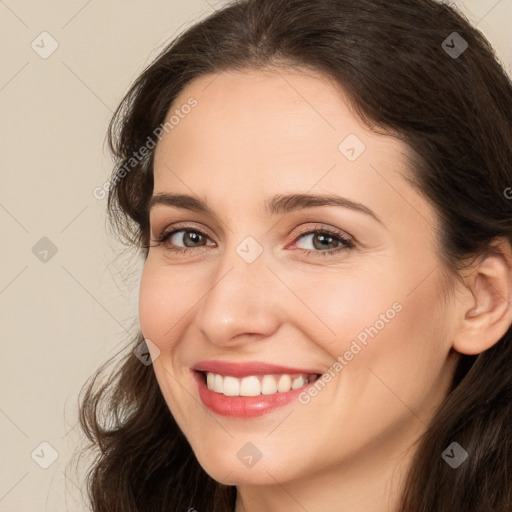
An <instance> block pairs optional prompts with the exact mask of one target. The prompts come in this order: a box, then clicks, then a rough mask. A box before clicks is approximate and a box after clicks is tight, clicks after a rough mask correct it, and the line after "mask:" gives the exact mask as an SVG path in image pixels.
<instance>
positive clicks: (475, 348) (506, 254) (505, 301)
mask: <svg viewBox="0 0 512 512" xmlns="http://www.w3.org/2000/svg"><path fill="white" fill-rule="evenodd" d="M464 281H465V284H466V286H465V289H464V290H463V292H462V295H461V301H460V309H459V322H458V328H457V330H456V332H455V335H454V338H453V348H454V349H455V350H456V351H457V352H460V353H461V354H468V355H474V354H479V353H480V352H483V351H484V350H487V349H488V348H490V347H492V346H493V345H494V344H495V343H497V342H498V341H499V340H500V339H501V338H502V337H503V335H504V334H505V333H506V332H507V330H508V329H509V328H510V326H511V324H512V305H511V301H512V250H511V247H510V244H509V242H508V241H507V240H506V239H504V238H496V239H494V240H493V242H492V243H491V245H490V247H489V249H488V251H486V253H485V254H484V255H483V256H482V257H481V258H479V260H478V263H476V264H474V265H472V267H471V270H470V271H469V274H468V275H466V276H465V277H464Z"/></svg>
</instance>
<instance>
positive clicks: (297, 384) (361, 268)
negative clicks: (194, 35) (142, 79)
mask: <svg viewBox="0 0 512 512" xmlns="http://www.w3.org/2000/svg"><path fill="white" fill-rule="evenodd" d="M196 102H197V103H196ZM184 105H194V106H193V107H192V108H188V107H183V106H184ZM176 110H178V112H176ZM171 115H174V116H175V117H174V118H173V120H172V121H171V124H170V125H168V127H169V126H171V125H172V129H168V133H165V132H164V135H163V137H162V139H161V140H160V142H159V143H158V145H157V148H156V153H155V159H154V196H158V197H159V199H158V200H155V201H153V202H154V205H153V206H152V208H151V210H150V224H151V234H152V239H153V240H156V239H157V238H159V237H160V236H161V235H162V233H164V234H165V233H169V232H171V231H174V234H172V235H171V236H169V237H167V240H166V242H162V243H156V242H154V241H152V242H151V245H152V247H151V249H150V250H149V254H148V257H147V260H146V262H145V266H144V270H143V273H142V281H141V286H140V311H139V312H140V324H141V328H142V332H143V334H144V337H145V338H146V339H148V340H150V341H151V343H150V344H149V345H150V349H151V347H153V349H152V354H153V356H154V358H155V359H154V371H155V374H156V377H157V379H158V382H159V385H160V388H161V390H162V393H163V396H164V398H165V400H166V402H167V404H168V406H169V408H170V410H171V411H172V414H173V415H174V417H175V419H176V421H177V423H178V424H179V426H180V428H181V429H182V431H183V432H184V434H185V436H186V437H187V439H188V441H189V442H190V444H191V446H192V449H193V450H194V452H195V454H196V456H197V458H198V460H199V462H200V464H201V465H202V466H203V467H204V469H205V470H206V471H207V472H208V473H209V474H210V475H211V476H212V477H213V478H215V479H216V480H218V481H222V482H224V483H227V484H243V483H245V484H251V483H257V484H272V485H273V484H275V483H276V481H277V482H280V483H284V482H286V481H290V480H297V479H300V478H305V477H308V478H311V477H312V476H314V475H320V474H323V473H325V472H327V471H348V470H350V471H351V474H352V475H354V474H356V473H354V472H357V471H365V472H366V474H369V471H375V472H377V471H379V472H382V468H383V467H384V466H385V465H386V464H389V463H390V461H391V460H392V459H393V458H394V457H395V456H397V455H398V454H399V453H400V452H402V451H403V450H404V449H405V448H407V447H408V446H409V445H411V444H412V442H413V441H414V440H415V439H416V438H417V437H418V436H419V435H420V434H421V433H422V432H423V431H424V430H425V425H426V424H427V423H428V421H429V419H430V417H431V415H432V413H433V411H434V409H435V408H436V407H437V406H438V405H439V403H440V401H441V400H442V399H443V397H444V396H445V395H446V393H447V391H448V388H449V385H450V383H451V379H452V375H453V371H454V368H455V363H456V361H457V359H456V356H457V354H456V353H453V352H452V351H451V350H450V349H451V341H450V339H451V338H450V336H451V333H452V332H453V329H454V327H455V326H454V325H452V323H453V320H451V319H452V318H453V316H454V315H453V314H451V312H453V311H454V309H453V308H455V304H454V303H453V302H452V301H451V300H450V299H448V295H446V296H445V295H444V294H443V290H445V288H444V287H443V286H444V284H443V281H442V277H443V273H442V271H441V269H442V267H441V262H440V260H439V258H438V256H437V254H436V252H435V233H434V229H435V226H436V218H435V214H434V210H433V209H432V207H431V206H430V204H429V203H428V202H427V201H426V200H425V198H424V197H423V196H422V195H420V193H419V192H418V191H416V190H415V189H413V188H412V187H411V185H410V184H409V183H408V182H407V181H406V180H405V178H404V176H405V175H406V174H407V173H410V169H408V167H407V161H406V155H405V154H406V150H407V148H406V146H405V145H404V144H403V143H402V142H401V141H398V140H397V139H395V138H392V137H390V136H384V135H377V134H375V133H372V132H370V131H369V130H368V129H366V128H365V127H363V125H362V124H361V122H360V121H359V120H358V119H357V118H356V117H355V116H354V115H353V113H352V112H351V110H350V109H349V106H348V104H347V103H346V101H345V100H344V99H343V95H342V92H341V91H340V90H338V89H336V88H335V87H334V86H333V85H332V84H331V83H330V82H329V81H327V80H326V79H325V78H322V77H320V76H316V75H312V74H311V73H309V74H308V73H306V72H305V73H303V74H299V73H298V72H292V71H289V70H288V71H286V70H285V69H281V70H279V71H275V72H265V73H264V72H262V71H246V72H240V71H239V72H224V73H221V74H217V75H207V76H203V77H200V78H199V79H197V80H195V81H194V82H192V83H190V84H189V85H188V86H187V87H186V88H185V89H184V90H183V91H182V94H181V95H180V96H179V98H178V99H177V100H176V101H175V103H174V104H173V107H172V109H171V111H170V112H169V114H168V119H170V116H171ZM164 194H169V195H171V194H173V195H175V194H179V195H183V196H190V197H191V199H186V200H185V199H184V198H183V197H182V198H174V199H172V198H171V197H167V199H165V196H163V195H164ZM172 248H174V249H177V250H178V251H181V252H175V251H172V250H171V249H172ZM152 344H153V345H152ZM155 346H156V347H158V350H156V348H155ZM271 365H274V366H271ZM208 372H209V373H211V374H212V376H210V377H208V378H207V377H206V376H205V374H206V373H208ZM319 375H321V377H320V378H319V379H318V380H316V381H313V379H315V378H317V377H318V376H319ZM226 377H227V378H226ZM206 380H208V381H209V385H210V387H212V388H213V389H211V390H210V389H208V386H207V384H206V383H205V381H206ZM310 380H311V382H310ZM306 381H307V382H306ZM290 387H292V389H290ZM276 388H277V390H276ZM240 393H242V395H243V396H238V395H240Z"/></svg>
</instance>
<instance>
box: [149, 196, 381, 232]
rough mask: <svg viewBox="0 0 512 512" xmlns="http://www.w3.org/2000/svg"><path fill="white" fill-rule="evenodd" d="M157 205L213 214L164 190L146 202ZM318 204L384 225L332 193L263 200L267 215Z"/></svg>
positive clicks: (362, 208) (193, 200)
mask: <svg viewBox="0 0 512 512" xmlns="http://www.w3.org/2000/svg"><path fill="white" fill-rule="evenodd" d="M157 205H165V206H173V207H175V208H182V209H185V210H191V211H194V212H198V213H205V214H210V215H213V216H215V213H214V212H213V210H212V209H211V208H210V207H209V206H208V205H207V204H206V203H205V202H204V201H202V200H200V199H198V198H196V197H194V196H190V195H187V194H169V193H165V192H161V193H159V194H155V195H153V196H152V197H151V198H150V200H149V202H148V206H147V209H148V211H151V209H152V208H153V207H155V206H157ZM319 206H340V207H343V208H350V209H351V210H356V211H358V212H361V213H364V214H366V215H369V216H370V217H372V218H373V219H375V220H376V221H377V222H379V223H380V224H382V225H384V223H383V222H382V220H381V219H380V218H379V217H378V216H377V215H376V214H375V212H373V211H372V210H371V209H370V208H368V207H367V206H365V205H364V204H362V203H358V202H355V201H351V200H350V199H347V198H345V197H341V196H338V195H333V194H328V195H324V194H286V195H283V194H279V195H276V196H274V197H272V198H270V199H268V200H267V201H266V202H265V212H266V213H267V214H269V215H277V214H280V213H289V212H292V211H296V210H302V209H305V208H313V207H319Z"/></svg>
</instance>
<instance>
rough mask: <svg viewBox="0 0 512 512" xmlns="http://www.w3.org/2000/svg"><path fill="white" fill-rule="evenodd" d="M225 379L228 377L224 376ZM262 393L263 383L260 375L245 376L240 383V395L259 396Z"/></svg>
mask: <svg viewBox="0 0 512 512" xmlns="http://www.w3.org/2000/svg"><path fill="white" fill-rule="evenodd" d="M233 378H234V377H233ZM225 379H226V377H224V380H225ZM237 380H238V379H237ZM260 393H261V384H260V379H258V377H244V378H243V379H242V381H241V383H240V396H258V395H259V394H260ZM224 394H225V393H224Z"/></svg>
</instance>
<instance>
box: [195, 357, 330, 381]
mask: <svg viewBox="0 0 512 512" xmlns="http://www.w3.org/2000/svg"><path fill="white" fill-rule="evenodd" d="M192 369H193V370H196V371H200V372H212V373H218V374H220V375H230V376H231V377H238V378H242V377H249V376H250V375H269V374H273V373H287V374H290V375H293V374H296V373H307V374H312V373H316V374H321V373H322V372H321V371H319V370H312V369H304V368H290V367H288V366H278V365H275V364H269V363H261V362H258V361H255V362H252V363H230V362H227V361H200V362H199V363H197V364H195V365H194V366H192Z"/></svg>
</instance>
